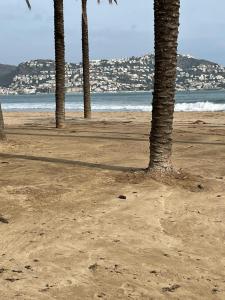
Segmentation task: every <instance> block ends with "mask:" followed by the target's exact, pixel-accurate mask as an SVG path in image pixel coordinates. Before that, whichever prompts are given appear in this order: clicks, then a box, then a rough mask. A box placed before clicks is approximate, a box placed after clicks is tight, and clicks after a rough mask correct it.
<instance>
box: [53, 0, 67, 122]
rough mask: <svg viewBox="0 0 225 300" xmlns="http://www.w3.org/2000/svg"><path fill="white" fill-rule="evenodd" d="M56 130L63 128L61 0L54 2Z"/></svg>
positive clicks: (63, 59)
mask: <svg viewBox="0 0 225 300" xmlns="http://www.w3.org/2000/svg"><path fill="white" fill-rule="evenodd" d="M54 22H55V71H56V75H55V76H56V78H55V80H56V91H55V97H56V112H55V117H56V128H63V127H64V126H65V41H64V16H63V0H54Z"/></svg>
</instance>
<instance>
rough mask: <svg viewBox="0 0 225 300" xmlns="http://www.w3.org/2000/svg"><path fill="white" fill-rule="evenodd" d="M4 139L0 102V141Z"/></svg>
mask: <svg viewBox="0 0 225 300" xmlns="http://www.w3.org/2000/svg"><path fill="white" fill-rule="evenodd" d="M5 139H6V136H5V132H4V119H3V114H2V107H1V103H0V141H3V140H5Z"/></svg>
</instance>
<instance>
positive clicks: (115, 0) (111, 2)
mask: <svg viewBox="0 0 225 300" xmlns="http://www.w3.org/2000/svg"><path fill="white" fill-rule="evenodd" d="M100 2H101V0H98V3H100ZM113 2H115V3H116V4H118V3H117V0H109V4H113Z"/></svg>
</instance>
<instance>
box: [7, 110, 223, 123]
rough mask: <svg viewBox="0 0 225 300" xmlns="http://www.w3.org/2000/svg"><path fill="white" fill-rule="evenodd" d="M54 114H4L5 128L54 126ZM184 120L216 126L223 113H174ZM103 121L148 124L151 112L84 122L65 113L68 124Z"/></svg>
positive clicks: (94, 115) (99, 114)
mask: <svg viewBox="0 0 225 300" xmlns="http://www.w3.org/2000/svg"><path fill="white" fill-rule="evenodd" d="M54 118H55V112H4V120H5V126H6V127H7V126H11V125H23V124H26V123H27V122H34V123H37V122H38V123H39V124H41V123H42V121H43V122H44V124H46V122H51V123H52V124H54ZM182 119H183V120H185V121H186V122H195V121H198V120H201V121H203V122H205V123H209V124H210V123H213V122H215V120H216V121H217V123H218V124H221V125H224V124H225V112H175V113H174V123H175V124H176V122H179V120H182ZM73 120H74V121H76V120H79V121H82V120H83V121H84V122H91V121H104V120H108V121H110V120H112V121H113V120H117V121H128V122H138V123H144V122H150V121H151V112H128V111H127V112H93V113H92V119H91V120H85V119H84V118H83V112H70V111H68V112H66V121H67V122H68V123H70V122H72V121H73Z"/></svg>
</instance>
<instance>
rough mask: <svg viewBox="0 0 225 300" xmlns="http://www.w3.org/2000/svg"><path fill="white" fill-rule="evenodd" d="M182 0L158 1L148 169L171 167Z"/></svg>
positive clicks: (156, 1) (166, 168) (161, 169)
mask: <svg viewBox="0 0 225 300" xmlns="http://www.w3.org/2000/svg"><path fill="white" fill-rule="evenodd" d="M179 8H180V0H155V4H154V11H155V81H154V92H153V111H152V129H151V135H150V163H149V169H148V170H149V171H153V170H157V171H160V172H170V171H171V170H172V163H171V155H172V131H173V113H174V105H175V88H176V67H177V40H178V29H179Z"/></svg>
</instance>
